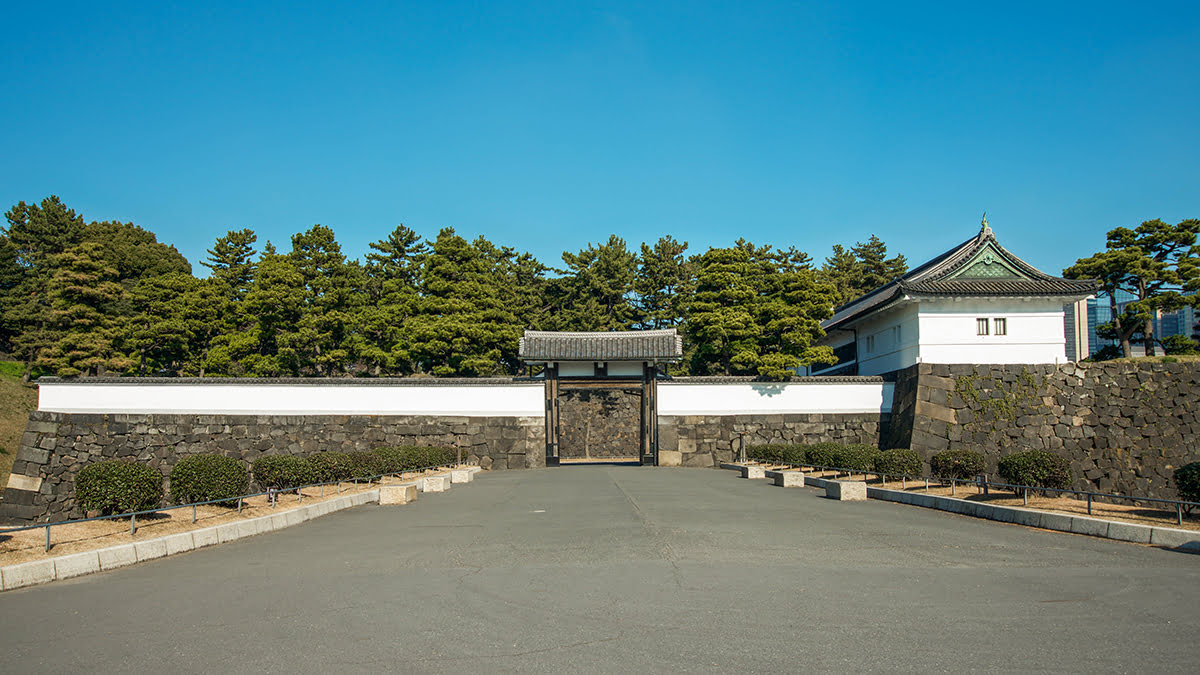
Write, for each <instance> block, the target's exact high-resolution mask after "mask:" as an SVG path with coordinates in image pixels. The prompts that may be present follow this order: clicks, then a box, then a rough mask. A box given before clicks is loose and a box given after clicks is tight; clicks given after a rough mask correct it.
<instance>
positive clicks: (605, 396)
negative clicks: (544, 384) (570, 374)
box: [558, 385, 642, 459]
mask: <svg viewBox="0 0 1200 675" xmlns="http://www.w3.org/2000/svg"><path fill="white" fill-rule="evenodd" d="M558 405H559V414H560V417H559V438H558V442H559V457H560V458H561V459H588V458H590V459H605V458H612V457H638V456H639V455H640V450H639V448H640V444H641V424H642V408H641V406H642V389H641V386H640V385H638V386H633V387H629V388H623V389H563V390H562V394H561V395H560V396H559V401H558Z"/></svg>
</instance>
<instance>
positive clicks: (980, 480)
mask: <svg viewBox="0 0 1200 675" xmlns="http://www.w3.org/2000/svg"><path fill="white" fill-rule="evenodd" d="M743 461H745V459H744V457H743ZM751 461H757V460H751ZM774 466H786V467H788V468H793V469H804V468H810V469H817V470H820V471H833V472H834V477H835V478H837V477H838V476H840V475H841V474H843V473H845V474H847V475H855V474H859V475H862V476H863V477H866V476H875V477H877V478H879V479H880V483H887V479H888V477H889V474H886V473H883V472H881V471H861V470H859V469H847V468H845V467H832V466H821V465H819V464H807V463H805V464H786V463H779V464H774ZM891 478H892V479H893V480H899V481H900V487H901V489H907V485H906V483H907V482H908V481H912V482H914V483H919V482H921V481H924V483H925V489H926V490H928V489H929V485H930V483H931V482H932V483H936V484H937V485H939V486H943V487H944V486H945V484H946V483H949V484H950V494H951V495H952V496H957V492H958V486H959V485H966V486H974V487H977V488H979V490H980V491H981V492H982V493H983V494H987V493H988V490H989V489H991V488H997V489H1000V490H1004V491H1008V492H1012V493H1013V494H1014V495H1018V496H1020V497H1021V499H1022V503H1023V504H1024V505H1025V506H1028V505H1029V493H1030V492H1033V493H1034V494H1035V495H1036V494H1038V493H1043V494H1046V495H1049V494H1051V493H1054V494H1065V495H1072V496H1082V497H1083V498H1085V499H1086V500H1087V512H1088V515H1089V516H1090V515H1092V502H1093V501H1094V500H1095V499H1097V498H1099V499H1113V500H1125V501H1129V502H1134V503H1138V502H1143V503H1151V504H1169V505H1171V506H1173V507H1174V509H1175V522H1176V523H1177V524H1179V525H1182V524H1183V514H1184V512H1185V511H1186V512H1187V513H1191V511H1192V509H1194V508H1195V507H1197V506H1200V502H1189V501H1184V500H1179V499H1159V498H1157V497H1132V496H1130V495H1118V494H1112V493H1108V492H1089V491H1087V490H1067V489H1062V488H1048V487H1035V486H1032V485H1013V484H1011V483H996V482H994V481H989V480H988V479H987V475H986V474H981V475H979V476H976V477H975V478H969V479H964V478H941V477H937V476H916V477H914V476H911V475H904V474H902V475H895V474H891Z"/></svg>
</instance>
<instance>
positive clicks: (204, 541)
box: [192, 527, 221, 548]
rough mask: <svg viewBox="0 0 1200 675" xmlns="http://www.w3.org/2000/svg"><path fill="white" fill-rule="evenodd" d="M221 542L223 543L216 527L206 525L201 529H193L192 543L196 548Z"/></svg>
mask: <svg viewBox="0 0 1200 675" xmlns="http://www.w3.org/2000/svg"><path fill="white" fill-rule="evenodd" d="M219 543H221V537H220V536H219V535H218V534H217V528H216V527H206V528H203V529H200V530H192V545H193V546H194V547H195V548H204V547H205V546H215V545H217V544H219Z"/></svg>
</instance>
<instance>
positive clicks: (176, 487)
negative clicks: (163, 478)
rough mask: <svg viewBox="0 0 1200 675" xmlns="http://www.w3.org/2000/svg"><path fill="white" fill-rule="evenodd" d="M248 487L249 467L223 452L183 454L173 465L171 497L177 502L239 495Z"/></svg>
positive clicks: (228, 497)
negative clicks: (247, 468)
mask: <svg viewBox="0 0 1200 675" xmlns="http://www.w3.org/2000/svg"><path fill="white" fill-rule="evenodd" d="M249 487H250V474H249V473H247V472H246V467H244V466H242V463H241V462H239V461H237V460H236V459H234V458H232V457H225V456H224V455H193V456H191V457H184V458H183V459H181V460H179V462H178V463H177V464H176V465H175V468H173V469H171V499H172V500H173V501H174V502H175V503H176V504H187V503H188V502H207V501H210V500H213V499H230V498H233V497H240V496H242V495H244V494H246V492H247V490H248V488H249Z"/></svg>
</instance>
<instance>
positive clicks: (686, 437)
mask: <svg viewBox="0 0 1200 675" xmlns="http://www.w3.org/2000/svg"><path fill="white" fill-rule="evenodd" d="M888 419H889V416H888V415H886V414H879V413H814V414H807V415H806V414H781V415H660V416H659V418H658V425H659V451H658V463H659V465H661V466H680V465H682V466H709V467H711V466H719V465H720V464H722V463H725V462H732V461H733V460H734V453H735V452H736V451H737V440H736V439H737V438H738V435H739V434H741V433H745V434H746V445H747V446H749V445H760V444H763V443H818V442H821V441H833V442H836V443H869V444H871V445H877V444H878V443H879V439H880V437H881V436H880V434H881V433H884V434H886V433H887V427H888Z"/></svg>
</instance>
